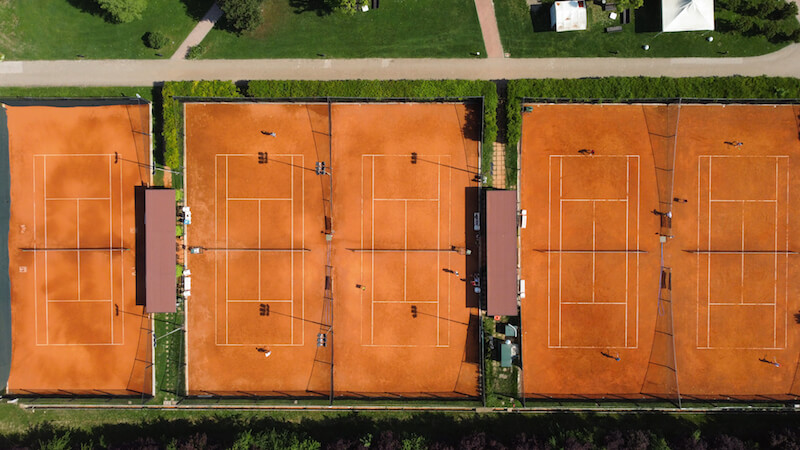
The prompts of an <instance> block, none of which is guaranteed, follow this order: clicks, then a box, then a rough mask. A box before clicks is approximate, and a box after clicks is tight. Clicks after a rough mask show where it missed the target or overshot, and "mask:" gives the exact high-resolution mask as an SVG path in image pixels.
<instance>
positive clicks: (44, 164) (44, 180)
mask: <svg viewBox="0 0 800 450" xmlns="http://www.w3.org/2000/svg"><path fill="white" fill-rule="evenodd" d="M111 156H113V154H111V153H106V154H58V155H53V154H35V155H33V181H34V188H33V192H34V193H36V161H37V160H41V161H42V168H43V174H42V176H43V178H42V184H43V193H42V200H43V201H42V203H43V205H44V215H45V218H44V228H45V232H44V234H45V235H44V241H45V248H46V247H47V212H46V211H47V202H48V201H50V200H53V201H74V202H75V210H76V213H75V225H76V247H77V248H80V238H81V225H80V202H81V200H89V201H104V200H105V201H108V205H109V247H113V245H112V243H113V233H112V226H113V225H112V224H113V219H112V215H113V210H112V206H113V205H112V196H111V195H112V190H111V189H112V183H113V180H112V176H111V172H112V170H111ZM48 157H101V158H107V161H108V179H109V184H108V192H109V194H108V197H48V196H47V158H48ZM121 185H122V172H121V168H120V186H121ZM120 195H121V193H120ZM33 208H34V248H36V247H37V246H36V244H35V241H36V231H37V230H36V212H35V211H36V200H35V195H34V202H33ZM122 218H123V214H122V208H121V207H120V226H121V227H122ZM113 253H114V252H113V251H109V288H110V292H111V295H112V298H111V299H88V300H87V299H82V298H81V255H80V252H76V262H77V266H76V272H77V273H76V279H77V296H78V298H77V299H60V300H52V299H50V298H49V283H48V278H47V272H48V265H49V261H48V257H47V254H45V255H44V257H45V279H44V287H45V299H44V300H45V328H46V330H45V333H46V341H45V343H44V344H40V343H39V342H38V325H39V324H38V311H37V310H38V306H37V308H35V309H34V321H35V330H36V331H35V332H36V338H35V342H36V344H35V345H37V346H49V345H61V346H64V345H70V346H79V345H123V344H124V317H123V342H121V343H115V342H114V313H113V305H114V300H113V295H114V285H113V276H114V263H113ZM121 270H122V269H121ZM34 274H35V275H34V280H35V281H34V284H35V286H38V283H39V282H38V257H36V256H34ZM123 281H124V275H123ZM123 289H124V288H123ZM123 292H124V291H123ZM123 300H124V293H123ZM81 302H86V303H108V304H109V308H110V311H109V312H110V338H111V342H110V343H102V344H97V343H86V344H81V343H75V344H55V343H51V342H50V330H49V328H50V326H49V324H50V320H49V315H50V314H49V304H50V303H81ZM34 303H35V304H38V289H34Z"/></svg>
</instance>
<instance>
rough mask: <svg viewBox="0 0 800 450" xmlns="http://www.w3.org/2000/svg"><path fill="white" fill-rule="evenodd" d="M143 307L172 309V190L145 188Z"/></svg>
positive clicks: (149, 310) (173, 250)
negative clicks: (144, 297) (144, 296)
mask: <svg viewBox="0 0 800 450" xmlns="http://www.w3.org/2000/svg"><path fill="white" fill-rule="evenodd" d="M144 204H145V211H144V232H145V286H146V287H145V289H146V290H145V292H146V300H145V305H146V306H145V309H146V310H147V312H148V313H160V312H175V300H176V289H175V287H176V286H175V263H176V259H175V217H176V214H175V191H174V190H172V189H147V190H146V191H145V200H144Z"/></svg>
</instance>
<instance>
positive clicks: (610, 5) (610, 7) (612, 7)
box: [603, 3, 617, 11]
mask: <svg viewBox="0 0 800 450" xmlns="http://www.w3.org/2000/svg"><path fill="white" fill-rule="evenodd" d="M616 10H617V4H616V3H606V4H605V5H603V11H616Z"/></svg>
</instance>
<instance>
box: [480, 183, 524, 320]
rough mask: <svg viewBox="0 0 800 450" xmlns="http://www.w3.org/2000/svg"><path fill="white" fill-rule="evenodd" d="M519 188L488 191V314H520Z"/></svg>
mask: <svg viewBox="0 0 800 450" xmlns="http://www.w3.org/2000/svg"><path fill="white" fill-rule="evenodd" d="M517 283H518V281H517V191H488V192H487V193H486V314H488V315H490V316H516V315H517V314H518V308H517Z"/></svg>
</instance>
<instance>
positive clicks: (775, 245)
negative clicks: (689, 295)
mask: <svg viewBox="0 0 800 450" xmlns="http://www.w3.org/2000/svg"><path fill="white" fill-rule="evenodd" d="M718 157H723V156H720V155H700V156H698V163H697V164H698V186H699V185H700V181H701V178H702V177H701V174H702V170H701V169H700V167H701V165H702V161H703V160H704V158H705V160H707V161H708V175H707V176H708V187H707V189H708V191H707V192H708V194H707V195H708V228H707V230H706V231H707V233H708V238H707V242H708V244H707V245H708V248H709V249H713V248H712V247H711V235H712V234H711V233H712V228H711V226H712V218H711V213H712V210H711V205H712V203H739V204H741V215H742V217H741V224H740V234H741V239H740V241H741V242H740V245H741V250H742V252H744V251H745V245H746V243H745V205H746V204H748V203H765V204H769V203H772V204H774V205H775V206H774V214H775V225H774V232H773V234H774V235H773V248H774V250H775V252H777V251H778V218H779V217H778V205H779V184H778V179H779V177H780V161H781V158H787V157H788V156H774V158H775V199H774V200H773V199H714V198H713V196H712V180H711V175H712V172H711V164H712V161H713V159H714V158H718ZM724 157H750V158H773V156H744V155H725V156H724ZM787 191H788V169H787ZM700 198H701V192H700V191H699V190H698V204H699V203H700ZM787 201H788V194H787ZM787 216H788V212H787ZM787 222H788V217H787ZM699 223H700V216H699V214H698V243H699V242H700V227H699ZM787 230H788V225H787ZM698 246H699V245H698ZM786 249H787V251H788V232H787V245H786ZM711 256H712V255H710V254H709V255H707V256H706V258H707V259H706V261H707V271H706V284H707V289H706V300H705V301H706V305H707V306H706V308H707V309H706V333H705V334H706V339H705V342H706V345H705V346H700V345H699V341H700V336H699V320H698V330H697V335H698V338H697V341H698V348H704V349H708V348H741V349H766V348H763V347H712V346H710V343H711V307H712V306H767V307H772V308H773V347H771V348H770V349H780V348H783V346H781V345H778V342H777V333H778V329H777V321H778V306H779V305H778V294H777V284H778V279H777V274H778V256H779V255H778V254H777V253H775V254H774V255H773V302H772V303H755V302H745V299H744V287H745V282H744V273H745V256H746V255H745V254H744V253H742V254H741V257H740V258H741V262H740V286H739V287H740V298H739V302H738V303H722V302H712V299H711V259H712V258H711ZM699 258H700V255H698V256H697V261H698V263H697V264H698V273H699V270H700V268H699ZM787 271H788V263H787ZM787 283H788V280H787ZM786 295H787V296H788V290H787V292H786ZM697 301H698V304H699V302H700V299H699V283H698V300H697ZM699 311H700V310H699V308H698V315H699ZM786 320H787V322H788V318H787V319H786ZM787 328H788V326H787ZM787 332H788V331H787ZM784 346H785V343H784Z"/></svg>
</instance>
